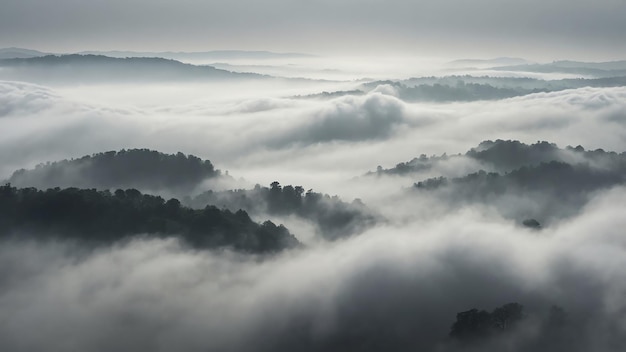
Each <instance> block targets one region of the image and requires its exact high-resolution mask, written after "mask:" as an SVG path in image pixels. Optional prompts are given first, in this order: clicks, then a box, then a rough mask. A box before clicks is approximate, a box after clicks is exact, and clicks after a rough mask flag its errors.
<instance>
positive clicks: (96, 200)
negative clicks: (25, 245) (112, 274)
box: [0, 185, 299, 253]
mask: <svg viewBox="0 0 626 352" xmlns="http://www.w3.org/2000/svg"><path fill="white" fill-rule="evenodd" d="M0 236H1V237H4V238H14V239H18V240H20V239H25V240H27V239H35V238H41V239H49V238H58V239H71V240H78V241H81V242H86V243H91V244H94V245H101V244H104V245H110V244H112V243H114V242H117V241H120V240H123V239H126V238H132V237H135V236H149V237H155V236H156V237H172V236H173V237H177V238H180V239H182V240H183V241H184V242H185V243H186V244H188V245H190V246H192V247H194V248H199V249H210V248H222V247H230V248H233V249H236V250H240V251H244V252H251V253H267V252H275V251H280V250H282V249H286V248H293V247H295V246H297V245H298V244H299V242H298V240H297V239H296V238H295V237H294V236H293V235H291V234H290V233H289V231H288V230H287V229H286V228H285V227H283V226H282V225H280V226H276V225H275V224H273V223H272V222H270V221H266V222H265V223H263V224H261V225H259V224H257V223H255V222H253V221H252V220H251V219H250V217H249V216H248V214H247V213H246V212H245V211H237V212H235V213H233V212H231V211H229V210H220V209H217V208H216V207H213V206H207V207H205V208H204V209H201V210H194V209H190V208H186V207H183V206H181V205H180V202H179V201H178V200H177V199H174V198H172V199H170V200H168V201H165V200H164V199H163V198H161V197H158V196H151V195H146V194H141V192H139V191H137V190H135V189H127V190H125V191H124V190H121V189H120V190H117V191H115V192H114V193H111V192H110V191H108V190H107V191H97V190H95V189H78V188H67V189H60V188H53V189H48V190H46V191H40V190H37V189H35V188H21V189H18V188H15V187H11V186H10V185H5V186H1V187H0Z"/></svg>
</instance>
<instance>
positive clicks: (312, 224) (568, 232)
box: [0, 5, 626, 352]
mask: <svg viewBox="0 0 626 352" xmlns="http://www.w3.org/2000/svg"><path fill="white" fill-rule="evenodd" d="M372 6H374V5H372ZM377 6H378V5H377ZM374 7H375V6H374ZM0 39H1V38H0ZM142 50H144V49H142V48H137V49H136V51H132V52H107V51H106V48H105V49H103V50H101V51H98V52H91V53H85V52H83V53H81V54H72V55H62V54H57V55H55V56H50V55H47V54H46V53H41V55H40V54H37V53H32V52H24V51H20V52H18V54H20V55H22V54H24V55H26V56H28V55H33V56H32V57H31V56H28V57H22V58H9V59H2V60H0V182H1V184H0V311H2V312H3V315H4V317H6V319H0V349H2V350H3V351H31V350H42V349H46V350H51V351H67V350H81V351H109V350H120V351H137V350H154V351H170V350H181V351H200V350H203V351H206V350H211V351H282V350H302V351H374V350H388V349H390V350H397V351H409V350H425V351H442V352H446V351H502V350H505V351H589V350H593V351H621V350H622V349H623V345H624V343H626V330H625V329H626V320H625V319H626V317H625V315H624V312H625V309H626V302H625V301H624V299H623V297H624V294H625V293H626V292H625V289H626V287H625V286H624V284H623V282H625V281H624V279H626V278H625V277H624V274H622V272H623V270H621V268H623V267H624V265H625V264H626V255H625V252H624V250H625V249H626V242H625V241H624V239H623V236H622V231H621V229H623V228H624V226H625V225H626V220H625V219H624V216H623V214H624V211H626V201H625V199H626V188H625V185H626V173H625V170H626V153H625V152H626V124H625V122H626V117H625V116H624V111H626V81H624V77H623V75H622V74H621V70H623V67H622V65H623V62H611V63H606V62H602V63H598V62H581V61H559V62H557V63H552V64H545V63H544V64H541V63H535V62H533V61H530V60H526V59H515V58H499V59H493V60H478V59H477V60H467V59H464V58H460V59H463V60H461V61H451V60H449V59H437V58H435V57H418V58H413V59H411V58H404V57H400V56H394V55H391V54H389V55H388V56H385V55H381V56H380V57H379V58H378V59H377V60H369V59H366V58H365V57H364V56H358V58H360V60H352V58H354V57H352V58H346V57H330V56H313V55H304V54H298V53H292V54H289V53H287V52H285V53H282V54H281V53H270V52H263V53H262V54H260V53H258V52H244V51H241V52H229V54H228V55H226V54H224V53H222V54H220V55H222V56H216V55H217V54H216V53H215V52H214V53H213V54H212V55H214V56H206V55H209V54H206V53H205V54H203V55H205V56H202V55H199V54H192V53H165V52H161V51H158V52H154V54H159V53H160V54H162V57H161V58H151V59H150V57H151V54H152V53H151V52H148V53H146V52H140V51H142ZM13 51H15V50H13ZM51 51H52V50H51ZM83 51H84V50H83ZM77 52H78V50H77ZM290 52H291V51H290ZM133 53H134V54H137V57H134V58H125V57H126V56H125V55H126V54H130V55H133ZM229 55H230V56H229ZM174 56H177V57H174ZM177 59H180V60H181V61H177ZM218 59H219V60H220V61H223V62H217V61H214V60H218ZM183 61H184V62H183ZM511 307H513V308H515V309H518V310H517V311H516V312H517V313H519V314H517V313H516V315H514V314H513V313H510V309H512V308H511ZM507 309H509V311H507ZM502 312H505V313H506V312H509V313H506V314H509V315H506V314H505V317H504V318H502V314H503V313H502ZM464 317H465V318H466V317H470V318H468V319H467V320H464V319H465V318H464ZM477 317H479V318H480V319H483V320H481V321H479V320H474V321H475V322H474V323H472V322H471V321H472V319H478V318H477ZM468 321H470V323H468ZM476 321H478V323H476ZM481 324H483V325H481ZM459 331H460V332H459ZM34 332H36V333H34Z"/></svg>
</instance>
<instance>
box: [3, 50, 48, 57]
mask: <svg viewBox="0 0 626 352" xmlns="http://www.w3.org/2000/svg"><path fill="white" fill-rule="evenodd" d="M46 55H49V54H47V53H43V52H41V51H37V50H31V49H23V48H1V49H0V59H27V58H31V57H38V56H46Z"/></svg>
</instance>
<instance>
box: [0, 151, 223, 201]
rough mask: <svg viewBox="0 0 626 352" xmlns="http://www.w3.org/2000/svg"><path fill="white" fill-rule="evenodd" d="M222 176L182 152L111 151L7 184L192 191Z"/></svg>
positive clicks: (21, 173)
mask: <svg viewBox="0 0 626 352" xmlns="http://www.w3.org/2000/svg"><path fill="white" fill-rule="evenodd" d="M218 176H220V171H219V170H216V169H215V168H214V167H213V164H212V163H211V162H210V161H209V160H202V159H200V158H198V157H196V156H193V155H185V154H183V153H177V154H164V153H160V152H157V151H154V150H149V149H128V150H121V151H119V152H116V151H108V152H104V153H97V154H93V155H87V156H83V157H81V158H78V159H71V160H62V161H57V162H52V163H51V162H48V163H45V164H39V165H38V166H37V167H36V168H34V169H30V170H26V169H21V170H18V171H16V172H14V173H13V175H12V176H11V177H10V178H9V180H8V181H7V182H10V183H11V184H13V185H15V186H17V187H36V188H44V189H45V188H48V187H62V188H65V187H78V188H98V189H118V188H122V189H126V188H138V189H147V190H152V191H158V190H170V191H191V190H193V189H194V188H195V187H197V186H198V185H199V184H200V183H201V182H202V181H204V180H206V179H209V178H214V177H218Z"/></svg>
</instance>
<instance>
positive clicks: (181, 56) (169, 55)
mask: <svg viewBox="0 0 626 352" xmlns="http://www.w3.org/2000/svg"><path fill="white" fill-rule="evenodd" d="M77 54H80V55H104V56H109V57H115V58H126V57H160V58H164V59H173V60H185V59H187V60H224V59H256V60H267V59H278V58H303V57H314V55H310V54H302V53H275V52H271V51H247V50H212V51H198V52H184V51H180V52H174V51H161V52H150V51H119V50H113V51H81V52H78V53H77Z"/></svg>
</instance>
